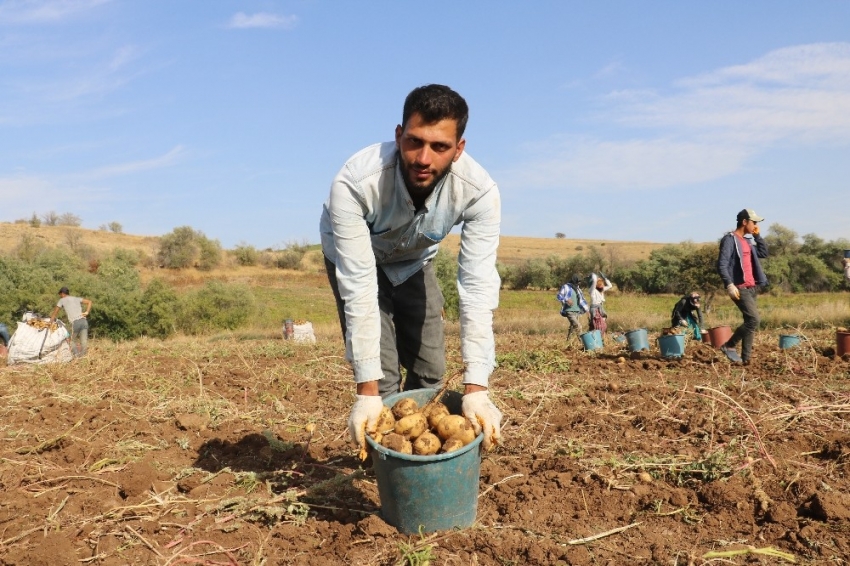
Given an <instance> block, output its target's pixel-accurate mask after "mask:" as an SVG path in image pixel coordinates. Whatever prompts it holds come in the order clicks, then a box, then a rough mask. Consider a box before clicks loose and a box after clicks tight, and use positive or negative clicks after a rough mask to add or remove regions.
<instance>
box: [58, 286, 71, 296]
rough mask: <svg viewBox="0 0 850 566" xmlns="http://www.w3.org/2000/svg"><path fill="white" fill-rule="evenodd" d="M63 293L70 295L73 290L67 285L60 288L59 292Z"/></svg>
mask: <svg viewBox="0 0 850 566" xmlns="http://www.w3.org/2000/svg"><path fill="white" fill-rule="evenodd" d="M63 293H64V294H65V295H70V294H71V291H69V290H68V288H67V287H62V288H61V289H59V294H60V295H62V294H63Z"/></svg>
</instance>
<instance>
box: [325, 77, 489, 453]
mask: <svg viewBox="0 0 850 566" xmlns="http://www.w3.org/2000/svg"><path fill="white" fill-rule="evenodd" d="M468 113H469V111H468V108H467V105H466V101H465V100H464V99H463V98H462V97H461V96H460V95H459V94H458V93H456V92H455V91H453V90H452V89H450V88H449V87H447V86H443V85H435V84H432V85H426V86H422V87H418V88H415V89H414V90H413V91H411V92H410V94H408V95H407V98H406V99H405V101H404V109H403V112H402V120H401V124H399V125H397V126H396V127H395V140H394V141H391V142H386V143H378V144H375V145H371V146H369V147H367V148H365V149H363V150H361V151H359V152H358V153H356V154H355V155H354V156H353V157H351V158H350V159H349V160H348V161H347V162H346V163H345V165H343V167H342V169H341V170H340V171H339V173H337V175H336V177H335V178H334V180H333V183H332V184H331V191H330V197H329V198H328V200H327V201H326V202H325V204H324V206H323V208H322V217H321V222H320V232H321V240H322V252H323V253H324V256H325V267H326V269H327V274H328V280H329V282H330V285H331V288H332V290H333V293H334V298H335V299H336V304H337V312H338V314H339V321H340V325H341V327H342V334H343V337H344V340H345V355H346V359H347V360H348V361H349V362H350V363H351V365H352V368H353V370H354V382H355V384H356V400H355V402H354V405H353V406H352V408H351V414H350V416H349V419H348V427H349V432H350V434H351V438H352V440H353V441H354V442H355V443H356V444H357V445H358V446H360V448H361V455H364V454H365V448H366V437H365V433H366V432H373V431H374V430H375V428H376V426H377V421H378V417H379V415H380V413H381V409H382V407H383V403H382V401H381V399H382V397H386V396H388V395H391V394H393V393H397V392H398V391H399V389H400V387H401V386H402V384H401V374H400V366H401V367H404V368H405V369H406V370H407V374H406V378H405V381H404V384H403V387H404V390H405V391H409V390H412V389H419V388H438V387H440V386H441V384H442V381H443V373H444V372H445V370H446V351H445V338H444V334H443V322H442V320H441V312H442V308H443V295H442V293H441V291H440V285H439V282H438V280H437V276H436V273H435V270H434V263H433V260H434V257H435V256H436V254H437V248H438V245H439V243H440V241H442V240H443V238H445V237H446V235H447V234H448V233H449V231H450V230H451V229H452V227H453V226H456V225H459V224H462V225H463V228H462V230H461V235H460V254H459V255H458V275H457V289H458V294H459V296H460V349H461V354H462V356H463V363H464V373H463V385H464V395H463V402H462V411H463V414H464V415H465V416H466V417H467V418H469V420H470V422H471V423H472V425H473V427H474V428H475V432H476V434H477V433H479V432H481V431H482V430H483V432H484V446H485V448H488V449H489V448H491V447H492V446H493V445H494V444H497V443H498V442H499V439H500V426H501V425H500V423H501V419H502V413H501V412H500V411H499V409H498V408H496V406H495V405H494V404H493V402H492V401H491V400H490V396H489V393H488V381H489V378H490V374H491V373H492V371H493V368H494V367H495V365H496V350H495V340H494V336H493V310H494V309H495V308H496V307H497V306H498V303H499V287H500V283H501V282H500V279H499V273H498V271H497V270H496V250H497V248H498V246H499V226H500V222H501V199H500V197H499V189H498V187H497V186H496V183H495V182H494V181H493V179H491V178H490V175H489V174H488V173H487V171H485V170H484V168H483V167H482V166H481V165H479V164H478V163H476V162H475V160H473V159H472V158H471V157H470V156H469V155H468V154H466V153H464V149H465V147H466V140H465V139H464V137H463V133H464V129H465V127H466V122H467V117H468Z"/></svg>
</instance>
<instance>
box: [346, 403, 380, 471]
mask: <svg viewBox="0 0 850 566" xmlns="http://www.w3.org/2000/svg"><path fill="white" fill-rule="evenodd" d="M383 408H384V402H383V401H382V400H381V396H380V395H357V400H356V401H354V405H352V407H351V414H350V415H349V416H348V432H349V434H350V435H351V441H352V442H354V443H355V444H356V445H357V447H358V448H360V458H361V459H365V454H366V434H367V433H374V432H375V430H376V427H377V426H378V417H379V416H381V410H382V409H383Z"/></svg>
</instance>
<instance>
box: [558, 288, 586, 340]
mask: <svg viewBox="0 0 850 566" xmlns="http://www.w3.org/2000/svg"><path fill="white" fill-rule="evenodd" d="M580 283H581V276H580V275H578V274H575V275H573V276H572V278H570V280H569V281H568V282H567V283H564V284H563V285H562V286H561V288H560V289H559V290H558V294H557V295H555V298H556V299H558V300H559V301H560V302H561V316H564V317H566V318H567V320H568V321H570V329H569V330H567V342H569V341H570V338H571V337H572V335H573V333H575V335H576V337H578V336H580V335H581V321H580V320H579V315H582V314H584V313H586V312H587V308H588V307H587V301H586V300H585V298H584V293H582V292H581V287H580V286H579V285H580Z"/></svg>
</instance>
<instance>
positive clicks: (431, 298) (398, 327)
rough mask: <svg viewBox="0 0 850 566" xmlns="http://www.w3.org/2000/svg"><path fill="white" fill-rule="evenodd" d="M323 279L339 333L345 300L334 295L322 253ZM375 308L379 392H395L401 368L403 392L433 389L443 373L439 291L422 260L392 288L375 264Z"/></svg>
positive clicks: (330, 271)
mask: <svg viewBox="0 0 850 566" xmlns="http://www.w3.org/2000/svg"><path fill="white" fill-rule="evenodd" d="M325 269H326V270H327V272H328V281H330V284H331V289H333V293H334V298H335V299H336V309H337V314H338V315H339V323H340V326H341V327H342V336H343V340H345V339H346V338H345V336H346V330H347V325H346V321H345V303H344V302H343V301H342V299H341V298H340V296H339V284H338V283H337V280H336V266H335V265H334V264H333V263H331V262H330V261H329V260H328V259H327V258H325ZM377 274H378V308H379V310H380V314H381V370H382V371H383V374H384V377H383V379H381V380H380V381H379V382H378V391H379V392H380V393H381V397H386V396H387V395H391V394H393V393H398V392H399V389H400V388H401V370H400V368H402V367H403V368H404V369H405V371H406V376H405V380H404V391H410V390H411V389H421V388H426V387H427V388H438V387H440V386H441V385H442V380H443V374H444V373H445V372H446V345H445V336H444V334H443V317H442V313H443V293H442V291H440V284H439V282H438V281H437V276H436V274H435V273H434V266H433V264H431V263H428V265H426V266H425V267H424V268H422V269H421V270H420V271H419V272H417V273H416V274H414V275H412V276H411V277H410V278H409V279H408V280H407V281H405V282H404V283H402V284H401V285H399V286H397V287H394V286H393V284H392V283H390V280H389V279H388V278H387V276H386V275H385V274H384V271H383V270H382V269H381V268H380V267H378V268H377Z"/></svg>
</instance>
